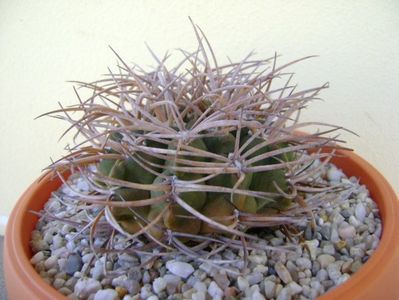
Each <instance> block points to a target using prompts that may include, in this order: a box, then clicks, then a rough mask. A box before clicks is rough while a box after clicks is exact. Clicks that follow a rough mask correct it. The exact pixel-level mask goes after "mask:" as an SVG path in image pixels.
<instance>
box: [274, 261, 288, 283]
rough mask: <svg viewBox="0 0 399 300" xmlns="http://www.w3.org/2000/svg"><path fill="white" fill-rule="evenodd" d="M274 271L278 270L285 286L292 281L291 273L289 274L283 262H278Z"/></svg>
mask: <svg viewBox="0 0 399 300" xmlns="http://www.w3.org/2000/svg"><path fill="white" fill-rule="evenodd" d="M274 269H275V270H276V272H277V275H278V277H280V279H281V280H282V281H283V282H284V283H285V284H287V283H289V282H291V281H292V277H291V274H290V272H288V270H287V268H286V267H285V266H284V265H283V264H282V263H281V262H277V263H276V264H275V265H274Z"/></svg>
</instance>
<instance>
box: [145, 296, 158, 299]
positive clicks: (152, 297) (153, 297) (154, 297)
mask: <svg viewBox="0 0 399 300" xmlns="http://www.w3.org/2000/svg"><path fill="white" fill-rule="evenodd" d="M147 300H159V298H158V297H157V296H155V295H151V296H150V297H148V298H147Z"/></svg>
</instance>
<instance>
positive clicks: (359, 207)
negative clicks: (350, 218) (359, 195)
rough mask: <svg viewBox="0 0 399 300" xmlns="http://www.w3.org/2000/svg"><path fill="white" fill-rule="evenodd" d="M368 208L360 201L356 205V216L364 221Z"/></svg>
mask: <svg viewBox="0 0 399 300" xmlns="http://www.w3.org/2000/svg"><path fill="white" fill-rule="evenodd" d="M366 214H367V211H366V208H365V207H364V205H363V203H358V204H356V207H355V216H356V218H357V219H358V220H359V221H360V222H362V223H363V222H364V219H365V218H366Z"/></svg>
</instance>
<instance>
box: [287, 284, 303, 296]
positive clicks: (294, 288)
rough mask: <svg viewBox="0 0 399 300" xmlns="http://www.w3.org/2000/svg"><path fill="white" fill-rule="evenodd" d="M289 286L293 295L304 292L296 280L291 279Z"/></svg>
mask: <svg viewBox="0 0 399 300" xmlns="http://www.w3.org/2000/svg"><path fill="white" fill-rule="evenodd" d="M287 287H288V288H289V289H290V290H291V295H297V294H299V293H301V292H302V287H301V286H300V285H299V284H298V283H296V282H295V281H291V282H290V283H289V284H288V285H287Z"/></svg>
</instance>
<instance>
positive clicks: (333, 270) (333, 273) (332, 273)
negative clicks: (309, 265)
mask: <svg viewBox="0 0 399 300" xmlns="http://www.w3.org/2000/svg"><path fill="white" fill-rule="evenodd" d="M327 272H328V276H329V277H330V279H331V280H332V281H334V283H335V284H337V281H338V280H339V278H340V277H341V275H342V274H341V271H340V268H339V267H338V266H337V265H336V264H330V265H329V266H328V267H327Z"/></svg>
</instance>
